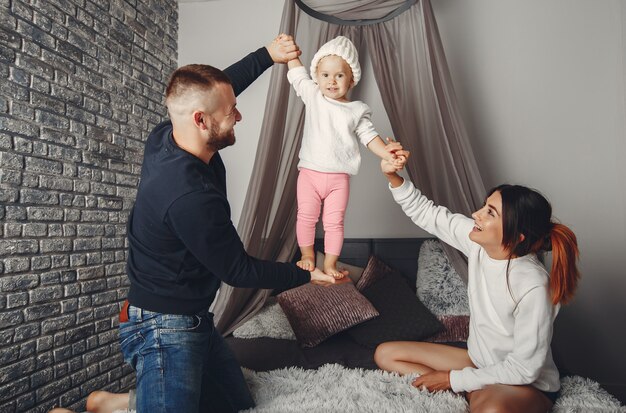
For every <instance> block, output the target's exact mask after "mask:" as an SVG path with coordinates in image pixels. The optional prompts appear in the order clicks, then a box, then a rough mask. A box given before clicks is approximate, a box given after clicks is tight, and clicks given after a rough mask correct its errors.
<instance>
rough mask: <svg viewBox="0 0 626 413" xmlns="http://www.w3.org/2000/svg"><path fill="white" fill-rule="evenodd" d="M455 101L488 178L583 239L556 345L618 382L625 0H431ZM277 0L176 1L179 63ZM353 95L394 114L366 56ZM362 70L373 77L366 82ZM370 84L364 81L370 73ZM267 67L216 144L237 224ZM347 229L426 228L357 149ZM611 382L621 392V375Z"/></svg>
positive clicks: (244, 39) (624, 201) (624, 313)
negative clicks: (229, 134) (512, 186)
mask: <svg viewBox="0 0 626 413" xmlns="http://www.w3.org/2000/svg"><path fill="white" fill-rule="evenodd" d="M432 3H433V8H434V11H435V15H436V17H437V20H438V24H439V29H440V32H441V36H442V39H443V43H444V47H445V49H446V54H447V56H448V59H449V65H450V70H451V73H452V77H453V81H454V84H455V87H456V91H457V95H458V98H459V102H460V106H461V110H462V112H463V115H464V119H465V120H466V122H467V128H468V131H469V134H470V139H471V141H472V145H473V147H474V150H475V153H476V156H477V160H478V163H479V167H480V169H481V173H482V174H483V177H484V179H485V183H486V186H487V187H489V186H492V185H495V184H498V183H502V182H514V183H522V184H525V185H528V186H532V187H535V188H537V189H539V190H541V191H542V192H544V193H545V194H546V195H547V196H548V197H549V199H550V200H551V201H552V204H553V207H554V211H555V215H556V216H557V217H558V218H559V219H560V220H561V221H562V222H563V223H565V224H567V225H570V226H571V227H572V229H573V230H574V231H575V232H576V234H577V235H578V238H579V243H580V248H581V270H582V273H583V280H582V282H581V285H580V290H579V293H578V295H577V297H576V299H575V301H574V303H573V304H572V305H570V306H568V307H566V308H564V309H563V310H562V312H561V315H560V316H559V318H558V321H557V324H556V335H555V346H556V349H557V356H558V357H559V358H560V359H561V362H562V363H564V364H565V366H566V367H567V368H568V369H569V370H571V371H572V372H573V373H576V374H580V375H585V376H588V377H592V378H594V379H596V380H598V381H600V382H602V383H603V384H607V385H618V384H619V385H620V386H622V387H621V390H620V391H622V392H623V391H624V385H625V382H624V374H623V372H624V371H626V356H624V350H623V349H624V348H626V329H625V328H624V326H626V305H625V304H624V300H623V299H622V297H621V295H622V294H623V292H624V291H626V277H624V275H625V274H626V194H625V190H626V161H624V158H626V91H625V87H626V86H625V85H626V63H625V61H626V59H625V50H626V3H625V2H624V1H623V0H604V1H597V2H587V1H581V0H553V1H550V2H545V1H541V0H534V1H527V2H520V1H515V0H473V1H471V2H464V1H456V0H437V1H433V2H432ZM282 6H283V0H264V1H262V2H260V1H244V0H216V1H211V2H208V3H186V4H181V5H180V29H179V62H180V64H181V65H182V64H186V63H191V62H194V63H209V64H212V65H215V66H217V67H225V66H227V65H228V64H230V63H232V62H234V61H235V60H237V59H238V58H240V57H242V56H243V55H244V54H245V53H247V52H248V51H251V50H253V49H255V48H257V47H258V46H260V45H261V44H263V43H267V42H268V41H269V40H270V39H272V38H273V37H274V36H275V35H276V34H277V29H278V27H279V23H280V18H281V13H282ZM361 63H362V65H364V69H365V70H364V77H363V79H364V80H363V81H362V83H361V85H360V86H359V88H360V90H358V91H357V93H358V97H359V99H361V100H363V101H365V102H367V103H368V104H369V105H370V106H371V107H372V109H373V111H374V122H375V124H376V126H377V128H378V129H379V132H380V133H381V135H382V136H386V135H390V134H391V127H390V126H389V121H388V119H387V117H386V115H385V113H384V109H383V106H382V102H381V101H380V96H379V94H378V90H377V89H376V86H375V85H374V84H373V82H374V81H373V75H372V72H371V65H370V64H369V62H367V61H364V59H362V62H361ZM368 81H369V82H368ZM370 82H372V83H370ZM268 83H269V71H268V72H266V73H265V74H264V75H263V77H262V78H261V79H260V80H258V81H257V82H256V83H255V84H254V85H253V86H252V87H250V88H249V89H248V90H246V92H245V93H244V94H242V95H241V96H240V97H239V99H238V102H239V104H238V106H239V108H240V110H241V112H242V113H243V118H244V120H243V122H242V123H240V124H239V125H238V126H237V128H236V133H237V139H238V141H237V144H236V145H235V146H234V147H232V148H229V149H226V150H224V151H222V154H223V157H224V160H225V162H226V166H227V169H228V189H229V198H230V201H231V205H232V209H233V221H234V222H235V223H236V222H237V221H238V219H239V216H240V213H241V207H242V204H243V200H244V197H245V191H246V188H247V183H248V180H249V178H250V174H251V172H252V164H253V162H254V156H255V152H256V144H257V140H258V132H259V130H260V125H261V121H262V116H263V110H264V105H265V95H266V92H267V88H268ZM362 154H363V158H364V161H363V164H362V166H361V171H360V173H359V175H358V176H356V177H355V178H354V179H353V180H352V191H351V200H350V205H349V209H348V212H347V215H346V236H347V237H355V238H356V237H412V236H419V235H420V234H423V233H421V232H419V231H417V230H416V229H415V226H413V225H412V224H410V223H409V221H408V219H407V218H406V217H405V216H404V215H403V214H402V212H401V211H400V210H399V209H398V208H397V206H396V205H395V204H394V203H393V201H392V200H391V197H390V196H389V194H388V191H387V189H386V187H385V184H384V179H383V178H382V177H381V176H380V174H379V172H378V163H377V161H376V158H375V157H374V156H373V155H371V154H370V153H368V152H367V151H366V150H363V151H362ZM611 390H613V391H618V388H617V387H612V388H611Z"/></svg>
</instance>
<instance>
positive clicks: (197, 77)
mask: <svg viewBox="0 0 626 413" xmlns="http://www.w3.org/2000/svg"><path fill="white" fill-rule="evenodd" d="M218 83H226V84H228V85H231V81H230V79H229V78H228V76H226V74H225V73H224V72H222V71H221V70H220V69H217V68H215V67H213V66H209V65H201V64H191V65H186V66H182V67H179V68H178V69H176V70H175V71H174V73H172V76H170V81H169V83H168V84H167V89H166V90H165V102H166V104H167V103H168V101H170V100H171V99H176V98H178V97H180V96H182V95H184V94H185V93H187V92H188V91H194V92H210V91H211V90H212V89H213V88H214V87H215V85H217V84H218Z"/></svg>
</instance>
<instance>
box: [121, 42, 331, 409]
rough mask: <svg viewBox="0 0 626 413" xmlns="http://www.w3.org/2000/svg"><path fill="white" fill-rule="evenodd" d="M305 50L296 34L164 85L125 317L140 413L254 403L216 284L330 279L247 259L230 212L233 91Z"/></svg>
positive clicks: (178, 74) (133, 230) (132, 226)
mask: <svg viewBox="0 0 626 413" xmlns="http://www.w3.org/2000/svg"><path fill="white" fill-rule="evenodd" d="M299 54H300V51H299V50H298V47H297V46H296V45H295V43H294V42H293V39H292V38H291V36H286V35H280V36H279V37H277V38H276V39H275V40H274V41H273V42H272V43H271V44H270V45H268V46H267V47H263V48H260V49H258V50H257V51H255V52H253V53H250V54H249V55H247V56H246V57H244V58H243V59H242V60H240V61H239V62H237V63H235V64H233V65H232V66H230V67H229V68H227V69H226V70H224V71H223V72H222V71H221V70H218V69H216V68H214V67H211V66H208V65H188V66H183V67H181V68H179V69H177V70H176V71H175V72H174V73H173V74H172V76H171V79H170V81H169V84H168V86H167V90H166V99H165V103H166V106H167V109H168V113H169V116H170V119H171V121H170V120H167V121H165V122H162V123H161V124H159V125H157V126H156V127H155V128H154V130H153V131H152V133H151V134H150V136H149V137H148V140H147V142H146V147H145V152H144V161H143V166H142V170H141V182H140V184H139V188H138V193H137V199H136V201H135V205H134V207H133V210H132V211H131V214H130V217H129V223H128V241H129V253H128V277H129V279H130V290H129V293H128V304H129V305H128V307H126V306H125V308H124V310H123V311H122V314H121V315H120V319H121V320H122V321H123V322H122V323H120V341H121V348H122V352H123V354H124V358H125V360H126V361H127V362H128V363H129V364H130V365H131V366H132V367H133V368H134V369H135V371H136V374H137V410H138V411H140V412H151V413H154V412H174V411H178V412H198V411H203V412H204V411H219V412H228V411H238V410H243V409H247V408H250V407H253V406H254V401H253V400H252V397H251V395H250V392H249V390H248V387H247V385H246V383H245V381H244V378H243V375H242V373H241V369H240V367H239V365H238V363H237V361H236V359H235V357H234V355H233V354H232V353H231V351H230V349H229V348H228V347H227V345H226V344H225V343H224V341H223V340H222V337H221V336H220V334H219V332H218V331H216V329H215V326H214V324H213V314H211V313H210V312H209V311H208V308H209V306H210V304H211V302H212V301H213V299H214V298H215V295H216V292H217V290H218V288H219V285H220V282H221V281H224V282H226V283H228V284H230V285H232V286H235V287H255V288H281V289H287V288H292V287H296V286H299V285H301V284H305V283H307V282H309V281H313V282H320V283H333V282H334V279H333V278H332V277H331V276H328V275H326V274H324V273H323V272H322V271H320V270H319V269H315V270H314V271H311V272H309V271H304V270H302V269H300V268H298V267H296V266H295V265H291V264H286V263H275V262H269V261H262V260H259V259H256V258H253V257H251V256H249V255H248V254H247V253H246V251H245V250H244V247H243V244H242V242H241V240H240V239H239V236H238V235H237V232H236V230H235V228H234V226H233V224H232V222H231V220H230V206H229V204H228V200H227V198H226V170H225V168H224V163H223V162H222V159H221V157H220V155H219V153H218V151H219V150H220V149H222V148H225V147H227V146H230V145H232V144H234V143H235V133H234V130H233V128H234V126H235V124H236V123H237V122H238V121H240V120H241V113H239V111H238V110H237V107H236V100H235V96H236V95H238V94H239V93H241V92H242V91H243V90H244V89H246V87H248V85H250V84H251V83H252V82H253V81H254V80H255V79H256V78H257V77H258V76H260V75H261V74H262V73H263V72H264V71H265V70H266V69H267V68H269V67H270V66H272V64H273V63H274V62H277V63H285V62H287V61H289V60H291V59H294V58H296V57H297V56H298V55H299Z"/></svg>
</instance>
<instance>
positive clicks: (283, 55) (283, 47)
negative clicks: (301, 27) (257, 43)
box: [265, 33, 302, 63]
mask: <svg viewBox="0 0 626 413" xmlns="http://www.w3.org/2000/svg"><path fill="white" fill-rule="evenodd" d="M265 48H266V49H267V51H268V52H269V54H270V57H271V58H272V60H273V61H274V63H287V62H288V61H290V60H293V59H296V58H297V57H298V56H300V55H301V54H302V52H301V51H300V48H299V47H298V45H297V44H296V43H295V42H294V41H293V37H292V36H289V35H288V34H284V33H281V34H279V35H278V37H277V38H275V39H274V40H272V42H271V43H270V44H268V45H267V46H265Z"/></svg>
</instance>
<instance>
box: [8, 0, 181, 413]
mask: <svg viewBox="0 0 626 413" xmlns="http://www.w3.org/2000/svg"><path fill="white" fill-rule="evenodd" d="M177 38H178V5H177V2H176V0H109V1H98V0H55V1H48V0H0V78H2V81H1V83H0V413H1V412H46V411H48V410H49V409H50V408H52V407H54V406H64V407H68V408H72V409H74V410H78V411H80V410H83V409H84V403H85V398H86V397H87V395H88V394H89V393H90V392H91V391H93V390H97V389H106V390H109V391H116V392H117V391H124V390H126V389H127V388H128V387H129V386H132V385H133V382H134V373H133V372H132V370H131V369H130V368H129V367H128V366H125V364H124V361H123V360H122V357H121V353H120V349H119V344H118V333H117V325H118V322H117V313H118V311H119V308H120V305H121V301H123V299H124V298H125V297H126V293H127V290H128V279H127V276H126V268H125V262H126V258H127V252H126V244H127V243H126V222H127V219H128V213H129V211H130V208H131V206H132V204H133V202H134V197H135V194H136V188H137V184H138V182H139V171H140V168H141V161H142V158H143V143H144V142H145V139H146V138H147V136H148V134H149V132H150V130H151V129H152V127H153V126H154V125H156V124H157V123H158V122H160V121H161V120H162V119H163V118H164V116H165V115H166V111H165V108H164V106H163V93H164V90H165V85H166V82H167V79H168V76H169V74H170V73H171V72H172V71H173V70H174V69H175V68H176V61H177V48H178V44H177Z"/></svg>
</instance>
